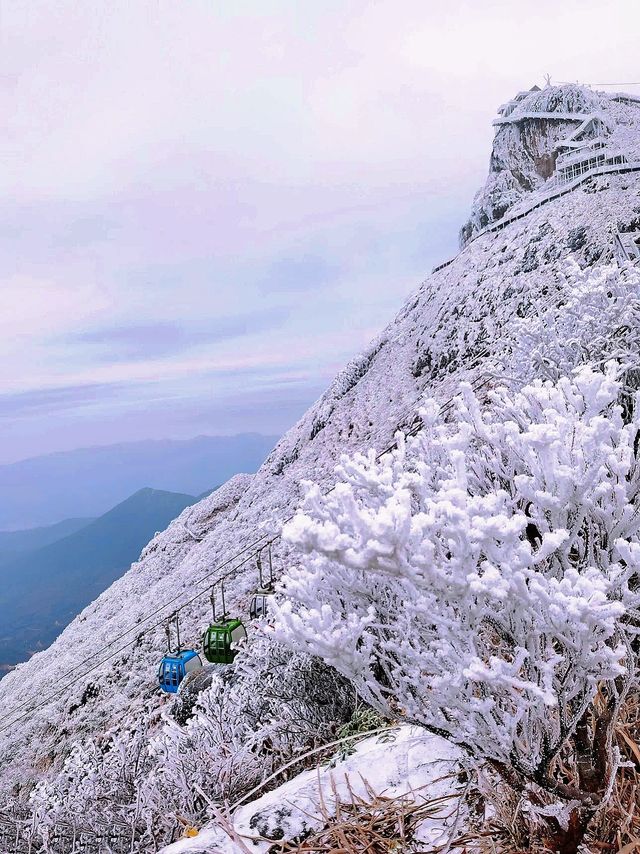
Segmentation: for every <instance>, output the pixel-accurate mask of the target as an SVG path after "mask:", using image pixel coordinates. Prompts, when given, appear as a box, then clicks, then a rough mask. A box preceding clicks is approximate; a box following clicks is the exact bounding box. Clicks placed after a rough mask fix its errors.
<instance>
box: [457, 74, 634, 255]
mask: <svg viewBox="0 0 640 854" xmlns="http://www.w3.org/2000/svg"><path fill="white" fill-rule="evenodd" d="M500 112H501V115H500V116H499V117H498V118H497V119H496V120H495V122H494V124H495V126H496V134H495V138H494V141H493V149H492V152H491V160H490V164H489V175H488V177H487V181H486V183H485V185H484V187H483V188H482V189H481V190H480V191H479V192H478V193H477V195H476V197H475V199H474V202H473V206H472V210H471V215H470V217H469V220H468V221H467V222H466V223H465V225H464V226H463V227H462V229H461V231H460V240H461V243H462V244H464V243H466V242H467V241H468V240H469V239H470V238H472V237H473V236H474V235H475V234H477V233H478V232H479V231H480V230H482V229H483V228H485V227H486V226H487V225H489V224H490V223H492V222H495V221H496V220H499V219H501V217H503V216H504V215H505V214H506V213H507V212H508V211H509V210H511V209H512V208H513V207H514V206H515V205H517V204H518V203H519V202H522V201H523V200H524V199H527V198H530V197H531V196H535V195H536V193H539V192H540V191H544V190H545V189H546V188H547V185H548V184H549V183H550V181H551V180H553V177H554V175H555V172H556V166H557V163H558V157H559V155H560V154H561V153H562V152H563V151H564V150H565V149H564V147H563V143H564V142H565V141H567V140H573V137H574V135H575V133H576V131H577V130H579V129H580V127H581V125H582V124H583V123H584V121H585V119H587V118H588V117H594V118H596V119H597V120H598V123H597V125H596V127H597V130H596V129H595V128H594V127H591V126H589V127H586V126H585V128H584V133H583V137H581V140H582V143H584V142H585V141H586V140H587V139H588V138H593V137H595V136H598V137H602V140H603V143H604V142H605V141H606V146H607V148H608V149H609V150H611V151H613V150H615V151H620V152H623V153H624V154H625V155H626V156H627V157H628V159H629V160H638V159H640V158H639V154H640V138H639V136H638V127H640V105H634V104H633V103H628V102H624V101H621V100H619V99H618V97H617V96H616V95H608V94H606V93H604V92H594V91H592V90H591V89H587V88H585V87H583V86H577V85H565V86H548V87H546V88H545V89H543V90H539V89H538V88H537V87H534V88H533V89H532V90H531V91H530V92H528V93H519V95H518V96H516V99H514V100H513V101H511V102H509V103H507V104H504V105H503V106H502V107H501V108H500ZM577 144H578V142H577V141H576V140H573V141H572V142H569V145H570V146H573V147H575V146H576V145H577Z"/></svg>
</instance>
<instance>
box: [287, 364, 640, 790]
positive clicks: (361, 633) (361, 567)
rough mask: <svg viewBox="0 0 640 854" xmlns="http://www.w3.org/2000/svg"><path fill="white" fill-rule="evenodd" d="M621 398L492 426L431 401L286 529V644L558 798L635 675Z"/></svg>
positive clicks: (588, 385)
mask: <svg viewBox="0 0 640 854" xmlns="http://www.w3.org/2000/svg"><path fill="white" fill-rule="evenodd" d="M620 391H621V385H620V383H619V381H617V380H616V379H615V378H614V366H613V365H611V366H609V368H608V369H607V371H606V372H602V371H597V370H593V369H592V368H590V367H588V366H583V367H581V368H579V369H578V370H576V372H575V373H574V375H573V376H572V377H571V378H561V379H560V380H558V381H557V382H556V383H552V382H544V383H543V382H541V381H539V380H537V381H534V382H533V383H531V384H530V385H527V386H524V387H522V388H521V389H520V390H518V391H510V390H508V389H506V388H496V389H495V390H494V391H492V392H491V393H490V394H489V398H488V401H487V403H486V405H484V406H483V405H482V403H481V401H480V400H479V399H478V398H477V397H476V396H475V395H474V393H473V392H472V391H471V389H470V388H469V387H468V386H466V387H463V388H462V390H461V392H460V395H459V397H458V399H457V403H456V409H455V414H454V416H453V417H452V419H451V421H446V420H445V419H443V418H442V417H441V416H440V414H439V407H438V406H437V405H436V403H435V402H434V401H428V402H427V404H426V406H425V408H424V409H423V410H422V418H423V423H424V426H423V430H422V431H421V433H420V434H419V435H418V436H417V438H415V439H413V440H411V441H409V442H406V443H405V442H404V441H403V440H402V437H399V445H398V449H397V450H396V451H394V452H393V454H391V455H389V456H387V457H384V458H382V459H381V460H379V461H376V457H375V454H374V453H373V452H371V453H369V454H356V455H355V456H353V457H344V458H343V459H342V461H341V463H340V465H339V467H338V470H337V474H338V477H339V481H340V483H339V485H338V486H337V487H336V488H335V489H334V490H333V491H332V492H331V493H329V494H326V495H325V494H322V493H321V491H320V490H319V489H318V488H317V487H316V486H314V485H312V484H308V485H307V493H306V498H305V502H304V507H303V510H302V511H301V512H300V513H298V515H297V516H296V517H295V519H294V520H293V521H292V522H291V523H289V524H288V525H287V526H286V528H285V532H284V534H285V537H286V538H287V540H288V541H289V542H290V543H292V544H294V545H295V546H296V547H297V549H299V551H300V552H301V554H302V555H303V557H302V559H301V561H300V564H299V565H298V566H297V567H296V568H295V569H292V570H291V571H290V572H289V574H288V576H287V578H286V579H285V581H284V588H285V591H286V595H287V599H286V601H285V602H284V603H283V604H282V605H281V607H280V609H279V624H278V630H277V633H278V637H279V638H280V639H281V640H283V641H285V642H288V643H290V644H292V645H293V646H295V647H300V646H302V647H303V648H305V649H307V650H308V651H309V652H310V653H313V654H316V655H320V656H322V657H323V658H324V659H325V661H327V662H328V663H330V664H332V665H333V666H334V667H336V668H337V669H338V670H339V671H340V672H342V673H343V674H344V675H345V676H347V677H348V678H349V679H351V680H352V681H353V682H354V684H355V685H356V687H357V688H358V690H359V692H360V693H361V695H362V696H363V698H364V699H365V700H367V701H368V702H370V703H371V704H372V705H374V706H376V707H377V708H379V709H380V710H382V711H384V712H387V713H395V714H401V715H402V716H404V717H406V718H407V719H409V720H412V721H417V722H420V723H422V724H423V725H426V726H427V727H430V728H433V729H434V730H436V731H438V732H440V733H442V734H445V735H446V736H447V737H449V738H450V739H451V740H453V741H454V742H457V743H459V744H460V745H463V746H465V747H466V748H467V749H468V750H469V751H470V752H471V753H472V755H474V756H476V757H484V758H485V759H489V760H493V761H495V762H496V763H499V764H500V765H501V766H505V767H508V768H510V769H513V770H514V771H515V772H516V773H517V774H518V775H520V777H521V778H522V779H523V780H525V781H526V780H533V781H535V782H537V783H539V784H540V785H543V786H546V787H547V788H549V789H550V790H555V789H556V788H557V786H558V784H557V781H555V780H554V779H553V774H552V763H553V760H554V759H555V758H556V757H557V756H558V754H559V752H560V751H561V750H562V749H563V746H564V745H565V743H566V741H567V739H568V738H570V737H571V736H572V735H573V734H574V733H575V729H576V727H577V725H578V723H579V722H580V721H581V719H582V718H583V716H584V714H585V712H586V711H587V709H588V708H589V706H590V704H591V702H592V700H593V698H594V695H595V692H596V690H597V689H598V686H600V690H601V691H603V690H604V691H605V693H607V692H608V693H609V694H610V695H611V696H618V695H619V694H620V693H621V692H622V691H623V690H624V686H626V684H627V681H628V680H629V679H630V678H632V677H635V673H636V666H637V662H636V653H635V652H634V651H633V650H634V644H633V641H634V638H635V637H636V633H637V630H636V625H637V618H638V606H639V605H640V590H639V589H638V585H637V572H638V570H639V569H640V540H639V538H638V531H639V529H640V514H638V513H637V510H636V506H635V504H636V501H637V498H638V490H639V489H640V467H639V466H638V464H637V461H636V454H635V444H634V443H635V442H636V437H637V435H638V430H639V429H640V417H639V414H638V411H637V408H636V409H635V410H634V413H633V415H632V417H631V418H630V420H628V421H627V423H625V421H624V420H623V416H622V407H621V406H620V405H619V403H618V399H619V396H620ZM603 686H607V687H606V688H604V687H603Z"/></svg>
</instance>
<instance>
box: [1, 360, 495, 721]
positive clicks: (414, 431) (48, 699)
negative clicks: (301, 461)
mask: <svg viewBox="0 0 640 854" xmlns="http://www.w3.org/2000/svg"><path fill="white" fill-rule="evenodd" d="M485 355H489V348H487V349H486V350H485V351H483V352H482V353H480V354H479V355H478V356H477V358H476V363H475V364H474V365H473V367H474V368H475V367H477V364H478V362H479V361H480V359H482V358H483V357H484V356H485ZM478 379H480V378H478ZM488 382H489V380H487V379H484V380H482V382H480V383H479V384H478V380H475V381H474V382H472V383H471V386H472V388H474V390H479V389H480V388H482V386H484V385H486V384H487V383H488ZM476 384H477V385H478V387H477V389H475V386H476ZM423 397H424V392H422V393H421V395H420V397H419V398H418V399H417V401H416V402H418V401H420V400H422V398H423ZM456 397H457V394H455V395H454V396H453V397H451V398H449V399H448V400H447V401H445V403H443V404H442V406H441V407H440V414H442V413H443V412H444V411H445V410H447V409H448V408H449V407H450V406H451V405H452V403H453V402H454V401H455V399H456ZM414 405H415V403H414ZM421 429H422V424H421V423H419V424H418V425H416V427H415V428H412V429H410V430H409V431H408V432H407V433H406V434H405V435H406V436H415V435H417V433H418V432H419V431H420V430H421ZM397 447H398V443H397V441H396V442H394V443H393V444H391V445H389V446H388V447H387V448H385V449H384V450H383V451H381V452H380V453H379V454H378V456H377V457H376V461H378V460H379V459H380V458H381V457H383V456H384V455H385V454H388V453H390V452H391V451H392V450H395V449H396V448H397ZM336 486H337V484H334V485H333V486H331V487H330V488H329V489H327V490H326V491H325V493H324V494H325V495H328V494H330V493H331V492H333V490H334V489H335V488H336ZM297 512H298V511H297V510H296V511H294V513H292V514H291V515H290V516H288V517H287V518H286V519H285V520H284V521H282V522H280V523H278V524H279V527H280V528H281V527H282V526H284V525H286V524H287V522H290V521H292V520H293V519H294V518H295V516H296V514H297ZM280 536H281V534H280V533H276V534H274V535H273V536H271V537H270V538H269V539H268V543H265V545H267V544H271V543H273V542H275V541H276V540H278V539H280ZM268 537H269V534H267V533H265V534H263V535H262V536H261V537H259V538H258V539H257V540H255V541H253V542H252V543H250V544H249V545H247V546H245V547H244V548H243V549H241V550H240V551H239V552H237V553H236V554H234V555H232V557H230V558H228V559H227V560H226V561H224V562H223V563H222V564H220V565H219V566H217V567H215V569H213V570H211V572H209V573H207V574H206V575H204V576H202V577H201V578H200V579H198V580H197V581H195V582H194V585H199V584H202V583H203V582H204V581H206V580H208V579H209V578H210V577H211V576H212V575H213V574H214V573H215V572H217V571H219V570H220V569H222V568H223V567H225V566H228V565H229V564H230V563H232V562H233V561H234V560H236V559H237V558H238V557H240V556H242V555H243V554H244V553H245V552H246V551H248V550H251V554H249V555H248V556H247V557H246V558H244V559H243V560H242V561H241V562H240V563H239V564H238V565H237V566H234V567H233V569H230V570H228V571H227V572H226V573H224V574H223V575H222V576H220V577H219V578H216V580H215V582H214V583H218V582H220V581H223V580H224V579H226V578H228V577H229V576H230V575H231V574H232V573H235V572H236V571H237V570H238V569H240V568H241V567H242V566H244V565H245V564H246V563H248V562H249V560H252V559H253V552H254V550H255V547H256V546H257V545H259V544H260V543H261V542H262V541H263V540H264V539H265V538H268ZM207 589H208V588H207ZM207 589H205V590H201V591H199V592H198V593H197V594H196V595H195V596H192V597H191V598H190V599H188V600H187V601H186V602H183V603H182V604H181V605H180V606H179V609H178V610H182V609H183V608H186V607H187V606H188V605H190V604H192V603H193V602H195V601H197V600H198V599H199V598H200V597H201V596H203V595H204V594H205V593H206V592H207ZM183 595H184V594H183V593H180V594H177V595H176V596H174V597H173V598H172V599H170V600H168V601H167V602H165V603H164V604H163V605H160V606H159V607H158V608H156V609H155V610H154V611H152V612H151V613H150V614H148V615H147V616H146V617H143V618H142V619H141V620H139V621H138V622H137V623H136V625H135V626H132V627H131V628H129V629H126V630H125V631H124V632H121V633H120V635H118V636H116V638H114V639H113V640H112V641H110V642H109V644H107V645H106V646H105V647H103V648H102V650H101V652H103V651H104V650H105V649H108V648H109V647H110V646H113V644H115V643H117V641H118V640H121V639H122V638H123V637H126V636H127V635H128V634H131V632H133V631H136V629H139V628H140V625H141V623H144V622H146V621H147V620H149V619H151V618H152V617H154V616H156V615H157V614H159V613H160V612H161V611H163V610H165V609H166V608H167V607H169V605H172V604H173V603H174V602H175V601H176V600H178V599H180V597H181V596H183ZM166 619H167V616H166V615H164V616H163V617H162V618H161V619H160V620H159V621H157V622H156V623H153V624H151V625H149V626H146V627H145V628H144V630H143V631H142V632H140V633H139V635H138V636H137V637H136V638H134V639H133V640H130V641H128V642H127V643H125V644H123V645H122V646H120V647H118V649H116V650H115V651H114V652H112V653H111V654H110V655H108V656H106V657H105V658H103V659H102V660H100V661H98V662H96V663H95V664H93V665H92V666H91V667H90V668H89V669H88V670H86V671H85V672H84V673H82V674H81V675H80V676H79V677H77V678H80V679H84V678H85V677H86V676H88V675H89V674H90V673H92V672H93V671H94V670H97V669H98V668H99V667H102V665H103V664H106V663H107V662H108V661H111V660H112V659H113V658H115V656H116V655H118V654H119V653H120V652H123V651H124V650H125V649H127V648H128V647H130V646H131V645H132V644H134V643H135V642H136V640H137V639H138V638H139V637H143V636H144V635H145V634H147V633H148V632H149V631H151V630H152V629H155V628H157V627H158V626H161V625H162V624H163V623H164V622H165V621H166ZM98 655H100V653H93V654H92V655H90V656H87V658H85V659H84V660H83V661H82V662H80V663H79V664H77V665H76V666H75V667H73V668H71V669H70V670H68V671H67V672H66V673H65V674H63V675H62V676H61V677H60V679H65V678H66V677H67V676H70V675H71V674H73V673H75V672H76V671H77V670H79V669H81V668H82V666H83V664H85V663H87V662H89V661H92V660H93V659H95V658H96V657H97V656H98ZM74 682H75V680H74V681H73V682H71V683H69V684H67V685H64V686H62V690H64V689H66V688H70V687H72V686H73V684H74ZM60 690H61V689H60V686H58V689H57V691H56V692H55V694H54V693H51V694H49V695H47V696H45V698H44V699H43V700H42V701H41V702H39V703H37V704H36V705H34V706H32V707H30V708H29V709H27V711H26V712H24V713H23V714H22V715H19V716H18V717H12V718H11V720H10V721H9V723H5V724H4V725H3V726H1V727H0V734H2V733H3V732H6V731H7V730H8V729H10V728H11V727H12V726H14V725H15V724H16V723H18V722H19V721H21V720H23V719H24V718H25V717H27V716H28V715H29V714H31V713H33V712H37V711H40V710H41V709H42V708H44V707H45V706H47V705H48V704H49V703H50V702H52V701H53V700H54V699H56V698H58V699H59V697H60ZM28 702H29V701H25V702H23V703H22V704H20V705H18V706H17V707H16V708H15V709H14V710H13V712H14V713H15V712H16V711H20V710H21V709H23V708H24V707H25V706H26V705H28Z"/></svg>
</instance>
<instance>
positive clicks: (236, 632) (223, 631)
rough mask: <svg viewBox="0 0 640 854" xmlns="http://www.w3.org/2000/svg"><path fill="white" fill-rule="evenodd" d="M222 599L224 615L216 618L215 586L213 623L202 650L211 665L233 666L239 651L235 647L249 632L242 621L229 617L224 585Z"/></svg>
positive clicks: (205, 634)
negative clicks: (225, 603) (225, 602)
mask: <svg viewBox="0 0 640 854" xmlns="http://www.w3.org/2000/svg"><path fill="white" fill-rule="evenodd" d="M220 587H221V590H220V593H221V599H222V613H221V615H220V617H219V618H218V617H217V616H216V591H215V585H214V587H212V588H211V610H212V611H213V622H212V623H211V625H210V626H209V628H208V629H207V630H206V631H205V633H204V635H203V637H202V648H203V651H204V656H205V658H206V659H207V661H210V662H211V664H231V663H232V661H233V659H234V658H235V657H236V654H237V652H238V651H237V650H236V649H233V646H234V645H236V644H238V643H239V642H240V641H241V640H242V639H243V638H246V636H247V631H246V629H245V627H244V626H243V625H242V621H241V620H238V619H237V618H230V617H227V612H226V609H225V605H224V585H222V584H221V585H220Z"/></svg>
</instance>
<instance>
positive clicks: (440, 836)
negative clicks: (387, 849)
mask: <svg viewBox="0 0 640 854" xmlns="http://www.w3.org/2000/svg"><path fill="white" fill-rule="evenodd" d="M390 738H391V739H392V740H389V739H390ZM461 759H462V754H461V752H460V751H459V750H458V748H456V747H455V746H454V745H452V744H450V743H449V742H447V741H445V740H444V739H442V738H439V737H438V736H435V735H430V734H429V733H427V732H425V731H424V730H422V729H419V728H418V727H412V726H401V727H398V728H397V729H396V730H392V731H390V733H389V734H387V733H385V734H383V736H382V737H381V736H371V737H369V738H367V739H365V740H364V741H362V742H361V743H360V744H359V745H358V746H357V747H356V748H355V752H354V753H353V754H352V755H351V756H349V757H347V758H346V759H343V760H341V761H338V762H336V763H335V765H334V766H333V767H329V766H328V765H324V766H321V767H320V768H318V769H311V770H309V771H304V772H302V773H301V774H299V775H298V776H297V777H294V778H293V779H291V780H288V781H287V782H286V783H283V784H282V785H281V786H279V787H278V788H276V789H273V790H272V791H270V792H267V794H265V795H263V796H262V797H261V798H258V799H257V800H255V801H252V802H251V803H248V804H246V805H245V806H241V807H239V808H238V810H237V811H236V812H235V814H234V816H233V829H234V830H235V832H236V833H237V834H239V835H240V836H241V837H242V839H243V840H244V842H245V843H246V844H247V845H248V846H249V848H250V850H251V851H255V852H267V851H268V850H269V846H270V845H271V844H273V842H265V841H257V840H259V838H260V837H261V836H263V837H267V838H270V839H271V840H274V839H278V840H283V839H284V840H287V839H293V838H294V837H296V836H299V835H300V834H303V833H305V832H307V831H310V830H311V831H313V830H316V829H320V828H321V827H322V826H323V824H324V819H323V818H322V817H321V813H320V803H321V798H322V802H324V804H325V807H326V809H327V810H328V811H329V812H330V813H331V814H334V813H335V802H336V797H335V794H334V786H335V792H337V795H338V798H339V799H340V800H341V801H343V802H348V801H349V800H350V794H349V789H351V791H352V792H353V793H354V794H355V795H356V796H362V797H364V798H366V797H367V787H370V788H371V789H373V791H374V792H376V794H385V795H386V796H388V797H397V796H401V795H406V794H410V793H412V792H413V793H415V797H417V798H424V799H428V800H431V799H433V798H440V797H444V796H452V799H451V800H448V801H446V802H445V803H444V805H443V807H442V810H441V811H439V812H440V815H438V816H434V817H433V818H430V819H427V820H426V821H425V822H424V823H423V824H422V825H420V827H419V828H418V834H419V838H420V841H421V842H423V843H425V844H430V845H436V844H438V843H440V844H443V843H445V842H446V841H447V839H448V836H449V834H450V831H451V829H452V827H453V825H454V822H455V819H456V816H457V811H458V808H460V809H462V808H463V807H462V805H461V796H462V792H463V788H464V787H463V786H462V785H461V784H460V783H459V781H458V772H459V771H460V770H461V765H460V762H461ZM240 851H242V847H241V845H240V844H239V843H237V842H233V841H232V840H231V839H230V837H229V835H228V834H227V833H225V832H224V831H223V830H222V829H221V828H220V826H216V824H215V823H212V824H210V825H207V826H206V827H205V828H203V830H202V831H201V832H200V833H199V834H198V836H196V837H193V838H191V839H183V840H181V841H180V842H174V843H173V844H172V845H168V846H167V847H166V848H163V849H162V852H161V854H183V852H188V854H205V852H207V854H212V853H213V852H216V854H236V852H240Z"/></svg>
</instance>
